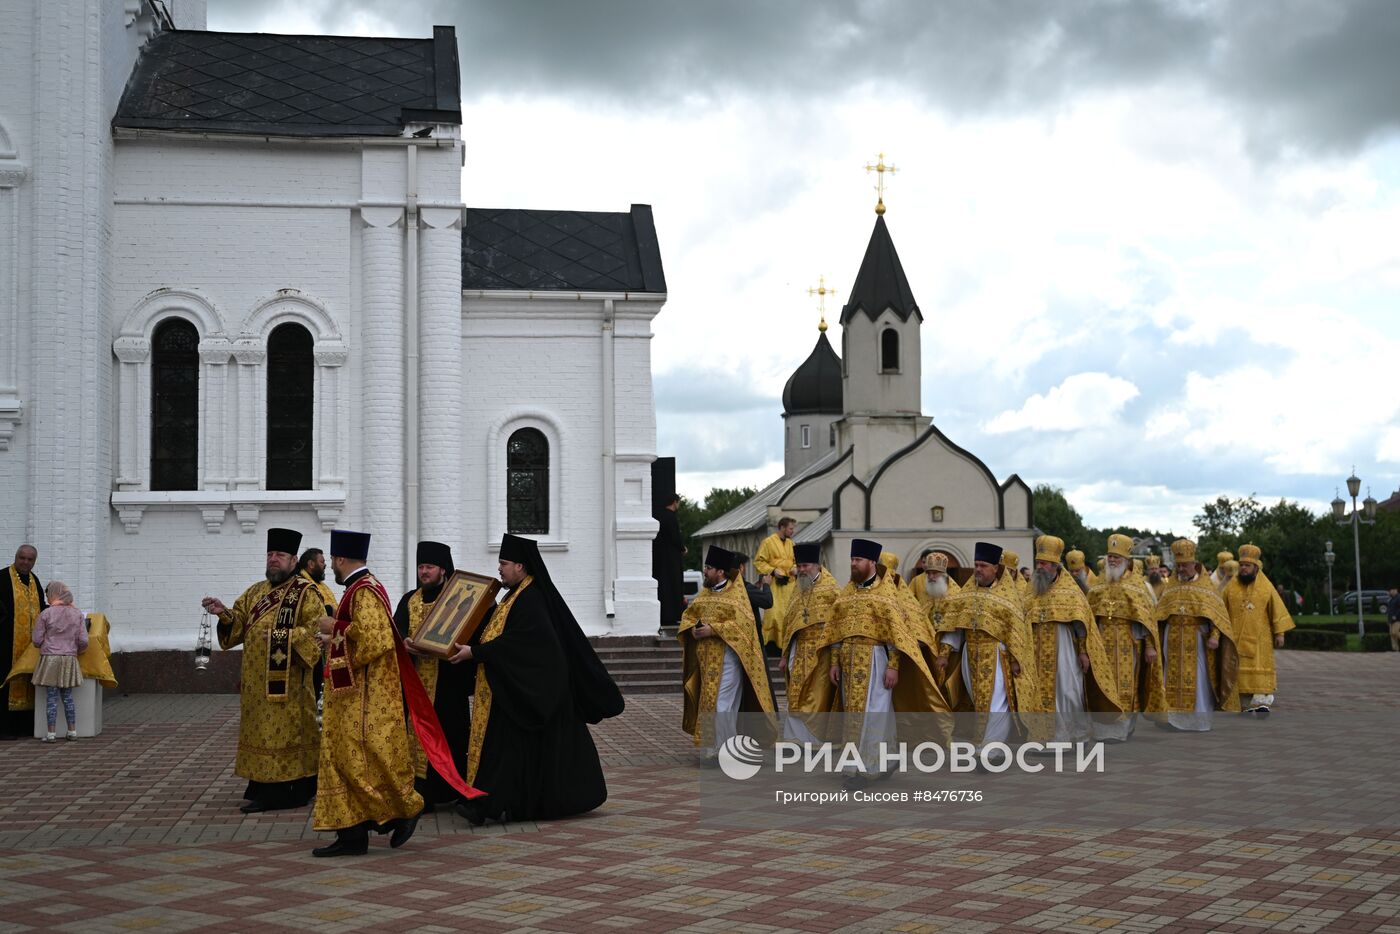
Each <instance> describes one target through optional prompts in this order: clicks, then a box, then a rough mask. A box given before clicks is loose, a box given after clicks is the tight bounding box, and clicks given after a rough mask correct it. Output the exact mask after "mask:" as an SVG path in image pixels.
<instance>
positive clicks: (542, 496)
mask: <svg viewBox="0 0 1400 934" xmlns="http://www.w3.org/2000/svg"><path fill="white" fill-rule="evenodd" d="M204 27H205V9H204V0H164V2H162V3H159V4H155V5H153V4H152V3H151V2H150V0H100V2H99V0H44V2H42V3H37V2H33V0H0V551H3V552H5V554H3V555H0V564H3V563H7V562H8V552H9V551H12V550H13V548H14V547H15V546H17V545H18V544H19V543H21V542H25V541H27V542H33V543H34V544H35V545H36V546H37V547H38V550H39V563H38V565H37V568H36V570H37V571H38V573H39V575H40V576H41V578H43V579H45V580H48V579H51V578H55V577H57V578H62V579H63V580H65V581H67V582H68V583H69V584H70V585H71V586H72V587H73V589H74V591H75V593H76V595H77V599H78V604H79V606H81V607H83V608H84V609H86V610H89V611H97V612H103V613H106V614H107V615H108V616H109V618H110V619H111V621H112V627H113V628H112V633H113V640H112V641H113V648H114V649H116V650H118V651H144V650H152V649H188V648H192V647H193V644H194V640H195V635H196V630H197V626H198V622H199V616H200V610H199V598H200V597H201V596H202V595H204V594H206V593H211V594H216V595H219V596H222V597H223V598H224V599H226V600H231V599H232V598H233V597H234V596H236V595H237V594H238V593H239V592H240V591H241V589H242V588H243V587H245V586H247V584H249V583H250V582H252V581H253V580H255V579H256V578H258V577H259V576H260V574H261V573H262V567H263V560H262V552H263V549H264V532H265V530H266V529H267V528H268V527H271V526H289V527H292V528H296V529H299V530H301V531H302V532H303V533H305V539H304V542H303V546H304V547H309V546H319V547H322V548H324V547H326V545H327V542H328V539H329V534H328V533H329V531H330V529H331V528H333V527H349V528H357V529H364V530H366V531H369V532H371V533H372V534H373V536H374V540H373V544H372V547H371V553H370V558H371V566H372V567H373V568H375V570H376V571H377V572H378V573H379V575H380V576H381V578H382V579H383V580H384V582H385V584H386V586H388V587H389V589H390V590H391V591H395V592H396V593H397V592H401V591H402V590H404V589H405V588H407V587H408V586H409V585H410V581H411V579H412V566H413V549H414V544H415V542H416V541H417V540H418V539H436V540H441V541H445V542H448V543H449V544H451V545H452V547H453V551H454V555H455V557H456V563H457V565H458V566H459V567H463V568H467V569H475V570H483V571H490V572H492V573H494V570H495V562H496V547H497V544H498V543H499V541H500V537H501V534H502V533H503V532H505V531H507V530H512V531H519V532H521V533H522V534H528V535H530V536H532V537H535V538H537V539H539V540H540V542H541V549H542V551H543V552H544V554H545V558H546V560H547V561H548V562H549V564H550V568H551V572H552V574H553V576H554V578H555V580H556V581H557V582H558V584H559V586H560V589H561V590H562V591H563V592H564V594H565V595H566V597H567V598H568V599H569V601H570V603H571V605H572V607H573V609H574V611H575V613H576V614H577V615H578V617H579V621H580V623H582V625H583V626H584V629H585V630H586V631H587V632H588V633H590V634H614V633H615V634H636V633H651V632H654V631H655V629H656V624H657V615H658V605H657V599H656V584H655V582H654V581H653V580H652V579H651V564H650V562H651V539H652V537H653V536H654V534H655V529H656V523H655V520H653V519H652V518H651V502H652V500H651V475H650V464H651V462H652V461H653V460H654V458H655V453H656V452H655V449H656V428H655V413H654V401H653V393H652V385H651V362H650V350H649V342H650V337H651V321H652V318H653V317H654V316H655V315H656V314H657V313H658V312H659V311H660V310H661V307H662V305H663V304H664V303H665V300H666V286H665V280H664V275H663V271H662V265H661V257H660V252H659V248H658V245H657V238H656V231H655V227H654V225H653V222H652V217H651V210H650V208H649V207H646V206H641V205H634V206H632V207H631V209H630V210H629V211H625V212H620V213H591V212H581V211H524V210H486V209H477V208H469V207H466V206H465V205H464V204H463V203H462V192H461V169H462V165H463V158H464V145H463V135H464V130H465V132H466V133H472V132H490V128H489V127H466V128H464V127H463V126H462V117H461V104H460V89H459V76H458V59H457V47H456V41H455V36H454V33H453V31H452V29H450V28H446V27H438V28H437V29H436V30H435V31H434V35H433V36H432V37H431V38H424V39H376V38H349V37H332V36H273V35H252V34H232V33H213V32H207V31H205V28H204Z"/></svg>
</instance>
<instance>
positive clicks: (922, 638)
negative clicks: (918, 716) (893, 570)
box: [821, 576, 952, 725]
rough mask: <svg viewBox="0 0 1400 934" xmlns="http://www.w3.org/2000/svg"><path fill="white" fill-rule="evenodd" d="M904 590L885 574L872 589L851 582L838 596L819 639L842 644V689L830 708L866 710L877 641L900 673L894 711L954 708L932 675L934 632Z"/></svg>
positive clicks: (837, 658) (839, 657) (839, 659)
mask: <svg viewBox="0 0 1400 934" xmlns="http://www.w3.org/2000/svg"><path fill="white" fill-rule="evenodd" d="M901 591H902V587H901V585H899V584H897V583H896V582H895V581H893V580H891V579H889V578H888V577H884V576H881V577H879V578H878V579H877V580H876V581H875V583H874V584H872V585H871V586H869V587H858V586H856V585H855V584H853V583H848V584H846V586H845V587H844V588H842V590H841V593H840V595H839V596H838V597H837V598H836V601H835V603H834V604H833V606H832V619H831V622H830V623H829V624H827V627H826V631H825V632H824V633H823V635H822V639H821V641H822V643H823V644H824V647H827V648H830V647H833V646H837V645H838V644H839V649H838V650H836V651H835V652H833V660H834V661H835V662H836V664H837V666H838V667H839V668H840V670H841V690H840V691H836V692H833V695H832V702H831V703H832V707H831V708H830V709H831V710H833V711H836V710H844V711H845V712H847V713H858V712H863V711H864V710H865V699H866V695H867V692H868V690H869V685H870V674H871V657H872V655H873V653H874V650H875V647H876V646H877V645H884V646H885V648H886V653H887V656H888V666H889V667H890V668H891V669H893V670H895V671H898V672H899V680H898V682H897V683H896V684H895V688H894V691H893V698H892V700H893V709H894V711H895V712H896V713H946V712H949V711H951V710H952V707H951V706H949V704H948V699H947V698H946V697H945V696H944V694H943V689H942V688H941V687H940V685H939V683H938V679H937V678H935V677H934V675H933V666H932V662H933V659H934V658H935V657H936V656H937V654H938V650H937V648H936V646H935V645H934V643H933V641H932V639H931V638H930V636H931V633H930V632H929V631H928V627H927V626H925V625H924V624H923V621H922V614H920V613H919V612H918V610H917V609H916V608H911V606H912V605H913V604H914V603H915V601H914V600H913V598H912V596H910V594H909V593H908V592H907V591H904V592H901ZM848 723H857V721H854V720H851V721H848ZM857 725H858V723H857Z"/></svg>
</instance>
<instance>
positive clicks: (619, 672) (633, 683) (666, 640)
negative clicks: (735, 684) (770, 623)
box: [588, 635, 785, 694]
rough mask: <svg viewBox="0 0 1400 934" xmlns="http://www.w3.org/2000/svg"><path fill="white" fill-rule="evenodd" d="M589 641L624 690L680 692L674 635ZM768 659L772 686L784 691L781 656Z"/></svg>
mask: <svg viewBox="0 0 1400 934" xmlns="http://www.w3.org/2000/svg"><path fill="white" fill-rule="evenodd" d="M588 641H589V642H591V643H592V645H593V650H594V651H595V652H597V653H598V659H599V660H600V661H601V662H602V663H603V665H604V666H605V667H606V668H607V669H608V673H609V674H611V675H612V676H613V680H614V681H616V682H617V686H618V687H619V688H621V689H622V692H623V693H624V694H679V693H680V692H681V646H680V643H679V642H677V641H676V638H675V636H674V635H666V636H593V637H591V638H590V639H589V640H588ZM767 661H768V678H769V681H770V682H771V683H772V685H773V690H774V691H776V692H777V693H778V694H782V693H783V691H784V686H785V685H784V680H783V676H782V674H781V673H779V671H778V660H777V659H776V658H770V659H768V660H767Z"/></svg>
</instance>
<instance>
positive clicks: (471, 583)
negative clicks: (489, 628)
mask: <svg viewBox="0 0 1400 934" xmlns="http://www.w3.org/2000/svg"><path fill="white" fill-rule="evenodd" d="M500 589H501V582H500V581H498V580H496V579H495V578H494V577H487V576H486V575H484V574H473V573H472V572H470V571H453V572H452V575H451V576H450V577H448V578H447V581H446V583H444V584H443V585H442V591H441V592H440V593H439V594H438V597H437V599H436V600H434V601H433V606H432V609H430V610H429V611H428V615H427V616H425V617H423V622H421V623H419V624H418V628H417V629H416V630H414V632H413V641H414V642H415V643H416V644H417V645H418V647H419V648H420V649H422V650H423V651H425V652H428V653H430V654H432V655H437V656H440V657H442V658H446V657H447V656H449V655H451V654H452V646H453V644H454V643H455V644H457V645H465V644H466V643H467V642H468V641H470V639H471V638H472V636H474V635H476V631H477V630H478V629H480V628H481V624H482V623H484V622H486V619H487V617H489V616H490V615H491V611H492V610H493V609H494V608H495V606H496V591H498V590H500Z"/></svg>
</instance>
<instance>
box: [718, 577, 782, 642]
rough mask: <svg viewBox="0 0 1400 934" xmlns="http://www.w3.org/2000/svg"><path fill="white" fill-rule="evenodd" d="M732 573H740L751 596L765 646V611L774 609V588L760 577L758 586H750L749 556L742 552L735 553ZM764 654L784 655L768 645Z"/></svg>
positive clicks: (750, 601)
mask: <svg viewBox="0 0 1400 934" xmlns="http://www.w3.org/2000/svg"><path fill="white" fill-rule="evenodd" d="M730 570H731V571H738V572H739V580H741V581H743V582H744V590H745V591H747V592H748V595H749V606H751V607H753V623H754V625H755V626H756V627H758V644H759V645H763V611H764V610H771V609H773V588H772V587H771V586H769V583H768V579H767V578H766V577H760V578H759V579H758V583H757V584H750V583H749V579H748V577H746V576H745V575H746V574H747V573H748V570H749V556H748V555H746V554H743V553H742V552H738V551H736V552H734V564H733V566H732V567H731V568H730ZM763 651H764V654H765V655H772V656H774V657H777V656H779V655H781V654H782V653H781V652H779V651H778V648H777V646H775V645H774V644H773V643H771V642H770V643H768V644H767V645H766V646H764V649H763Z"/></svg>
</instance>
